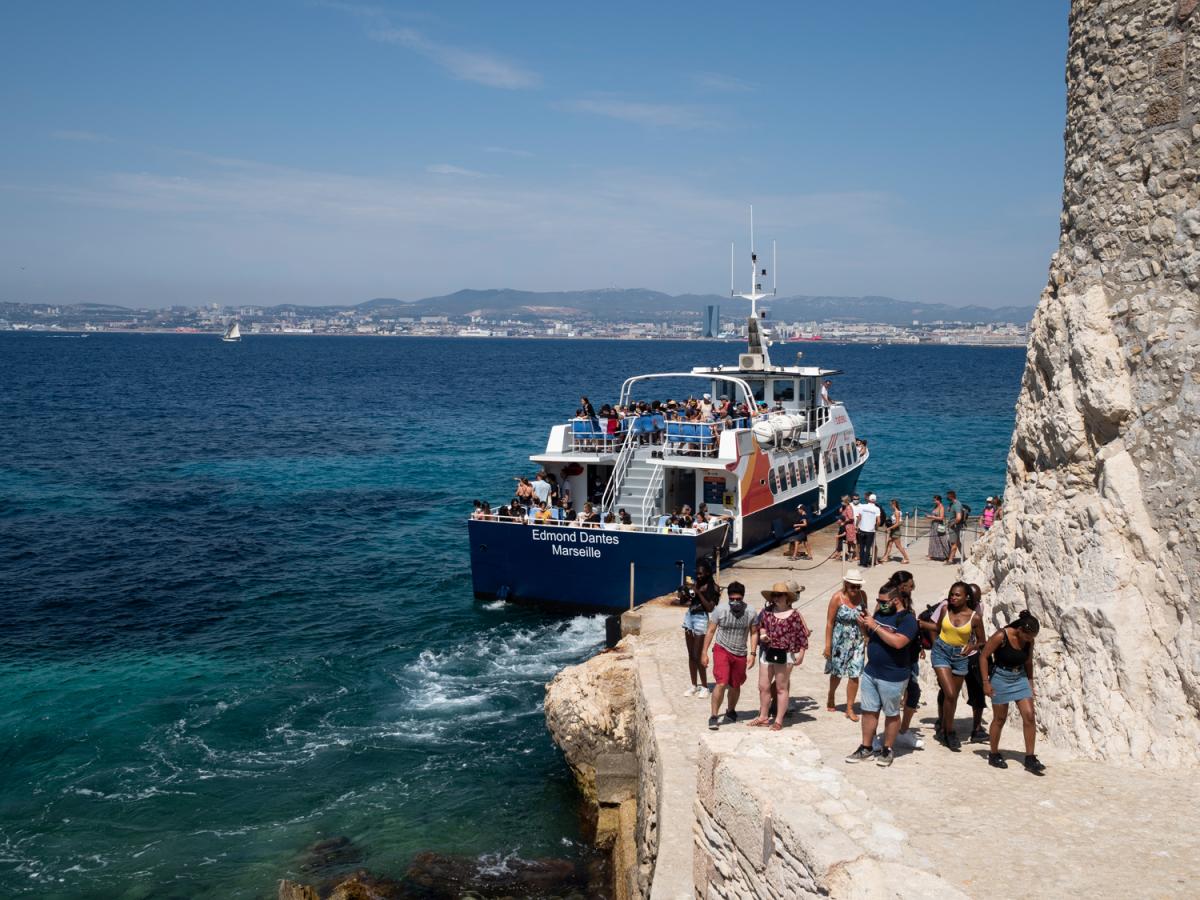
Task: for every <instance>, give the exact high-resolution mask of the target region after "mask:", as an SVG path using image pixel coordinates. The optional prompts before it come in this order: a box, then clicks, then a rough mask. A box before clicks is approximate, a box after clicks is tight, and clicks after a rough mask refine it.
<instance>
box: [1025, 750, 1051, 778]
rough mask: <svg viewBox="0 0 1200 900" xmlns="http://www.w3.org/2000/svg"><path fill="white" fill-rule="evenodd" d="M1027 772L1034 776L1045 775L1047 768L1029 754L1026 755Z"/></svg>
mask: <svg viewBox="0 0 1200 900" xmlns="http://www.w3.org/2000/svg"><path fill="white" fill-rule="evenodd" d="M1025 771H1026V772H1029V773H1031V774H1033V775H1044V774H1045V773H1046V766H1045V765H1044V764H1043V763H1042V761H1041V760H1040V759H1038V758H1037V757H1036V756H1034V755H1033V754H1032V753H1027V754H1026V755H1025Z"/></svg>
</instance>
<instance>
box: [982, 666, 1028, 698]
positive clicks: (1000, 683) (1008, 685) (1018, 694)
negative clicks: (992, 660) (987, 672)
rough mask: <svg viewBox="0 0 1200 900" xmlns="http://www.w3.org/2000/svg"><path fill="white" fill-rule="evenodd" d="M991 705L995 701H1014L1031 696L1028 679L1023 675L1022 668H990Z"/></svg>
mask: <svg viewBox="0 0 1200 900" xmlns="http://www.w3.org/2000/svg"><path fill="white" fill-rule="evenodd" d="M992 690H993V691H994V693H993V694H992V705H993V706H995V705H996V704H997V703H1016V702H1017V701H1018V700H1025V699H1027V698H1029V697H1032V696H1033V689H1032V688H1030V686H1029V679H1028V678H1026V677H1025V670H1024V669H1002V668H1000V666H996V668H995V669H993V670H992Z"/></svg>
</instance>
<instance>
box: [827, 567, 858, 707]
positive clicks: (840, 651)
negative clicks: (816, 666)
mask: <svg viewBox="0 0 1200 900" xmlns="http://www.w3.org/2000/svg"><path fill="white" fill-rule="evenodd" d="M862 583H863V577H862V573H861V572H859V571H858V570H857V569H850V570H849V571H848V572H846V574H845V575H843V576H842V586H841V588H840V589H839V590H837V591H834V593H833V596H832V597H830V598H829V608H828V610H826V614H825V652H824V654H823V655H824V657H825V674H826V675H828V676H829V694H828V696H827V697H826V698H825V709H826V711H828V712H836V710H837V705H836V704H837V689H838V685H840V684H841V683H842V679H843V678H845V679H846V718H848V719H849V720H850V721H852V722H857V721H858V715H857V714H856V713H855V712H854V700H855V698H856V697H857V696H858V680H859V678H860V677H861V676H862V671H863V665H864V664H865V663H866V659H867V644H866V641H865V640H864V639H863V632H862V629H861V628H860V627H859V625H858V622H859V618H860V617H861V616H864V615H866V613H867V595H866V593H865V592H864V591H863V589H862Z"/></svg>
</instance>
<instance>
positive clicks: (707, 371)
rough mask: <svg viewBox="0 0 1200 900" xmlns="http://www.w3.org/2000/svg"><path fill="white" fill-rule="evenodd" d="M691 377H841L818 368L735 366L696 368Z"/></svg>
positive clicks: (839, 373)
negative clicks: (747, 367)
mask: <svg viewBox="0 0 1200 900" xmlns="http://www.w3.org/2000/svg"><path fill="white" fill-rule="evenodd" d="M692 374H693V375H736V376H738V377H739V378H762V377H764V376H768V377H770V376H777V377H778V376H782V377H785V378H786V377H789V376H790V377H793V378H795V377H807V378H824V377H825V376H826V375H841V374H842V370H841V369H822V368H821V367H820V366H765V367H763V368H761V369H741V368H738V367H737V366H696V367H695V368H693V369H692Z"/></svg>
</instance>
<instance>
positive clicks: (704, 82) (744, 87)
mask: <svg viewBox="0 0 1200 900" xmlns="http://www.w3.org/2000/svg"><path fill="white" fill-rule="evenodd" d="M693 80H694V81H695V83H696V86H697V87H700V88H702V89H704V90H706V91H716V92H718V93H722V94H744V93H746V92H748V91H752V90H754V85H753V84H751V83H750V82H749V81H743V80H742V79H740V78H734V77H733V76H732V75H722V74H720V73H719V72H700V73H698V74H696V75H695V76H694V77H693Z"/></svg>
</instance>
